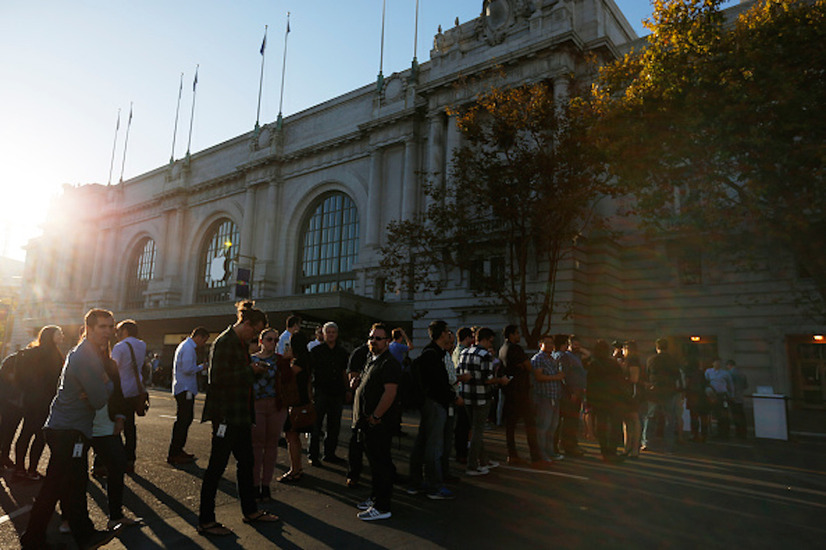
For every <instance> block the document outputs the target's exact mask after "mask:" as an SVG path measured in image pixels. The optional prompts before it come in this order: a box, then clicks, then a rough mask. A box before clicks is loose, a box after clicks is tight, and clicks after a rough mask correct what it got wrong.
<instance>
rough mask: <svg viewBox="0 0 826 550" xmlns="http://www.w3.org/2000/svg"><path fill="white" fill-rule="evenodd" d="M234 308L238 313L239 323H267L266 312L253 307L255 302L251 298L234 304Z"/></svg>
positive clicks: (253, 324)
mask: <svg viewBox="0 0 826 550" xmlns="http://www.w3.org/2000/svg"><path fill="white" fill-rule="evenodd" d="M235 309H236V310H237V313H238V322H239V323H246V322H247V321H249V323H250V324H251V325H252V326H255V325H259V324H263V325H264V326H266V325H267V314H266V313H264V312H263V311H261V310H260V309H258V308H256V307H255V302H253V301H252V300H245V301H242V302H238V303H237V304H235Z"/></svg>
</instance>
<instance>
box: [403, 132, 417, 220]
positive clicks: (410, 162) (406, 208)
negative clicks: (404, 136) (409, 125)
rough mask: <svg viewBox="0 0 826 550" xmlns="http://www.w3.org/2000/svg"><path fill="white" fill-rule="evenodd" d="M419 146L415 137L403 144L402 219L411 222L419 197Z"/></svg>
mask: <svg viewBox="0 0 826 550" xmlns="http://www.w3.org/2000/svg"><path fill="white" fill-rule="evenodd" d="M418 168H419V144H418V142H417V140H416V136H415V135H413V136H410V138H409V139H408V140H407V141H405V143H404V189H403V193H404V194H403V196H402V219H404V220H411V219H413V217H414V216H415V215H416V203H417V198H418V195H419V181H418V179H419V178H418Z"/></svg>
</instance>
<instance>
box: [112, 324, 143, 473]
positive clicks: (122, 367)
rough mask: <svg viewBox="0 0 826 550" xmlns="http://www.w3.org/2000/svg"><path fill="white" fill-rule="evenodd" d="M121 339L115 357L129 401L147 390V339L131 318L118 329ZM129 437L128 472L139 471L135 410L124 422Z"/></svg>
mask: <svg viewBox="0 0 826 550" xmlns="http://www.w3.org/2000/svg"><path fill="white" fill-rule="evenodd" d="M115 335H116V336H117V338H118V343H117V344H115V347H113V348H112V359H114V360H115V363H117V364H118V372H119V373H120V385H121V389H122V390H123V397H125V398H126V400H127V401H129V399H130V398H131V397H136V396H138V395H140V394H142V393H143V392H144V391H146V388H145V387H144V384H143V376H142V374H141V371H142V370H143V363H144V361H145V360H146V343H145V342H144V341H143V340H139V339H138V323H136V322H135V321H133V320H132V319H127V320H125V321H121V322H120V323H118V326H117V327H116V329H115ZM123 436H124V439H125V440H126V441H125V443H124V448H125V449H126V472H127V473H133V472H134V471H135V449H136V448H137V446H138V432H137V428H136V427H135V412H134V411H132V412H131V413H130V414H127V415H126V418H125V419H124V423H123Z"/></svg>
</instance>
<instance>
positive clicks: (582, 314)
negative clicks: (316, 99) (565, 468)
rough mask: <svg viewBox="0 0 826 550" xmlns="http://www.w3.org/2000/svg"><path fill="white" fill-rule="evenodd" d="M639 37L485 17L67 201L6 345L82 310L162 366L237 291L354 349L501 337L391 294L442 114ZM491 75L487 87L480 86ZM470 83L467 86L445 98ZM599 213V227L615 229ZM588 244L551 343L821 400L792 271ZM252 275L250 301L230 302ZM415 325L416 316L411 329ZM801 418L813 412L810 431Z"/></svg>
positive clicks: (620, 26)
mask: <svg viewBox="0 0 826 550" xmlns="http://www.w3.org/2000/svg"><path fill="white" fill-rule="evenodd" d="M636 40H637V37H636V35H635V33H634V31H633V30H632V28H631V26H630V25H629V24H628V22H627V21H626V19H625V17H624V16H623V14H622V13H621V12H620V11H619V9H618V8H617V7H616V5H615V4H614V2H613V0H576V1H571V0H567V1H566V0H534V1H526V0H486V1H485V2H483V11H482V14H481V15H480V17H479V18H477V19H475V20H472V21H469V22H466V23H464V24H461V25H457V26H455V27H453V28H451V29H448V30H446V31H444V32H441V31H440V32H439V33H438V34H437V35H436V36H435V38H434V41H433V49H432V50H431V53H430V60H429V61H427V62H425V63H422V64H421V65H419V66H418V67H415V66H414V67H412V68H410V69H408V70H405V71H402V72H398V73H394V74H392V75H390V76H389V77H387V78H386V79H385V80H384V82H383V83H382V85H381V86H377V84H376V83H371V84H369V85H366V86H364V87H362V88H359V89H357V90H353V91H351V92H349V93H347V94H345V95H343V96H340V97H337V98H335V99H331V100H329V101H327V102H325V103H322V104H320V105H317V106H314V107H312V108H310V109H307V110H305V111H302V112H300V113H297V114H295V115H292V116H289V117H287V118H285V119H284V121H283V126H281V127H279V126H277V125H276V124H275V123H273V124H268V125H265V126H263V127H262V128H261V129H260V131H254V132H250V133H247V134H244V135H241V136H237V137H234V138H232V139H230V140H228V141H226V142H224V143H221V144H218V145H215V146H214V147H211V148H209V149H206V150H204V151H200V152H197V153H195V154H194V155H192V156H191V157H189V158H186V159H183V160H178V161H175V162H174V163H172V164H170V165H166V166H162V167H159V168H157V169H156V170H153V171H151V172H149V173H146V174H143V175H141V176H138V177H135V178H133V179H130V180H128V181H124V182H123V183H121V184H118V185H114V186H111V187H107V186H102V185H96V184H90V185H83V186H80V187H67V188H66V189H65V191H64V194H63V196H62V197H60V198H59V199H58V203H57V204H56V205H55V208H54V209H53V211H52V213H51V214H50V216H49V217H48V222H47V225H46V226H45V228H44V233H43V236H42V237H39V238H37V239H34V240H33V241H32V242H31V243H30V244H29V247H28V256H27V266H26V273H27V281H28V282H27V285H26V289H25V291H24V294H23V296H22V302H23V305H22V306H21V309H22V312H21V314H20V315H18V319H22V320H23V321H22V322H20V323H18V325H17V328H18V329H19V331H18V333H17V339H18V341H19V342H23V341H25V340H28V339H29V338H30V337H31V335H32V333H33V332H34V331H36V330H37V329H38V328H39V327H40V326H41V325H43V324H46V323H58V324H61V325H63V326H64V327H73V328H70V330H74V328H75V327H78V325H79V321H80V319H81V318H82V315H83V312H84V311H85V310H86V309H87V308H89V307H92V306H102V307H107V308H111V309H113V310H114V311H115V312H116V315H117V317H118V318H126V317H132V318H134V319H137V320H138V321H139V323H140V326H141V330H142V336H143V337H144V339H145V340H147V342H148V343H149V346H150V349H155V350H159V351H161V350H163V351H164V352H165V353H164V355H163V359H162V361H163V362H166V363H169V362H170V361H171V353H170V350H171V349H172V346H174V345H176V344H177V343H178V342H179V341H180V339H181V337H182V335H184V334H187V333H188V332H189V331H190V330H191V329H192V328H193V327H194V326H196V325H204V326H207V327H208V328H209V329H210V330H213V331H216V332H217V331H219V330H222V329H223V328H224V327H226V325H227V324H229V323H230V322H231V320H232V314H233V306H232V303H233V301H234V299H235V297H236V294H237V293H238V292H239V288H240V292H241V293H243V292H244V291H249V292H250V293H251V296H252V297H253V298H254V299H256V301H257V304H258V306H259V307H261V308H262V309H264V310H265V311H267V312H268V313H269V314H270V316H271V320H272V321H273V322H274V324H275V326H276V328H279V329H280V328H281V327H282V326H283V320H284V318H285V317H286V316H287V315H289V314H290V313H291V312H297V313H301V314H302V316H303V317H304V319H305V321H309V322H323V321H325V320H328V319H335V320H337V321H338V322H339V324H340V325H341V326H342V331H343V334H344V336H345V338H346V339H347V340H349V341H351V342H354V341H357V340H358V339H360V338H363V336H364V334H365V329H366V327H367V326H369V323H370V322H372V321H374V320H377V319H382V320H385V321H388V322H390V323H393V324H400V325H403V326H406V327H408V328H409V329H412V331H413V334H414V336H415V339H416V340H417V341H418V342H420V343H422V342H423V341H424V339H425V338H426V331H425V327H426V325H427V323H428V322H429V321H430V320H432V319H433V318H437V317H438V318H444V319H445V320H447V321H448V322H449V323H450V324H451V325H452V326H454V327H458V326H461V325H469V324H488V325H491V326H494V327H497V328H500V327H502V326H503V325H504V324H506V323H508V322H511V321H512V320H510V319H507V318H506V315H505V314H504V309H502V308H497V307H495V306H491V305H480V303H479V301H478V300H477V299H474V298H473V296H472V293H471V292H470V291H469V289H468V280H469V276H468V275H467V274H463V273H452V274H451V278H452V283H453V285H452V288H450V289H448V291H447V292H444V293H442V294H440V295H439V296H430V295H418V294H417V295H415V296H407V295H404V294H389V293H387V294H386V293H385V292H384V279H383V278H382V275H381V272H380V270H379V269H378V262H379V257H378V247H379V246H380V245H383V244H386V243H385V230H384V228H385V227H386V225H387V224H388V222H390V221H391V220H395V219H405V218H409V217H411V216H414V215H415V214H416V213H418V212H420V211H421V209H422V208H423V207H424V206H425V205H424V201H425V195H424V191H423V184H424V182H425V181H426V180H428V179H429V180H431V181H436V182H437V183H438V182H440V181H444V178H445V174H448V173H449V169H450V162H451V152H452V150H453V149H454V148H455V147H456V145H457V144H458V143H459V140H460V135H459V133H458V131H457V129H456V126H455V124H454V122H453V121H452V120H451V119H450V117H449V116H447V115H446V111H445V109H446V107H450V106H456V105H461V104H463V103H466V102H468V101H471V100H472V99H473V96H474V94H475V93H477V91H478V90H480V89H481V88H482V87H483V86H484V85H485V84H486V83H487V82H488V80H487V79H488V78H494V77H492V76H485V75H488V74H492V73H495V74H496V76H495V78H496V79H497V83H498V84H500V85H503V84H504V85H511V84H519V83H526V82H536V81H547V82H551V83H552V84H553V87H554V92H555V94H557V95H558V96H560V97H561V96H565V94H566V93H567V88H568V86H569V83H570V82H571V80H572V79H587V78H589V71H590V70H591V69H590V67H591V65H589V64H588V63H587V62H586V57H587V56H589V55H592V56H595V57H596V59H598V60H601V61H603V62H605V61H608V60H611V59H614V58H616V57H617V56H618V55H619V54H620V53H622V52H624V51H625V50H626V49H627V48H628V47H629V45H630V44H631V43H633V42H635V41H636ZM494 68H499V69H498V70H497V71H491V69H494ZM467 77H476V79H477V80H476V85H475V86H468V85H465V86H457V83H458V82H460V81H463V80H464V79H467ZM612 207H613V205H610V204H608V203H606V206H605V208H606V210H605V213H606V214H608V215H612V211H611V210H610V208H612ZM614 221H615V223H614V226H615V228H617V229H621V230H622V231H623V235H622V236H620V237H618V238H617V239H614V240H610V241H609V240H607V239H605V238H596V236H593V237H592V238H586V239H584V240H583V241H581V243H580V244H579V245H578V247H577V249H576V250H574V254H573V256H572V257H571V258H570V260H569V261H567V262H566V264H565V265H564V266H563V268H562V270H561V272H560V274H559V283H558V287H559V289H558V291H557V300H559V301H561V302H565V303H566V304H568V307H567V312H568V315H567V316H566V318H565V319H562V318H561V317H560V318H555V319H554V327H553V329H554V331H555V332H556V331H568V332H576V333H578V334H580V335H581V336H583V337H584V338H585V339H586V341H587V340H588V339H590V338H596V337H605V338H634V339H636V340H638V341H639V342H641V343H642V349H643V350H645V351H646V352H647V351H649V349H651V346H652V342H653V340H654V339H655V338H656V337H658V336H660V335H667V336H668V337H669V338H671V339H672V340H673V341H674V342H675V344H676V345H675V347H676V348H677V350H678V352H679V353H681V354H684V355H688V354H692V353H694V354H697V355H698V356H699V357H701V358H702V359H703V360H708V359H710V358H712V357H714V356H717V355H719V356H722V357H724V358H733V359H736V360H737V362H738V363H739V364H740V365H742V366H743V367H744V370H745V372H746V373H747V375H748V376H749V379H750V382H751V387H752V388H754V387H756V386H758V385H766V386H773V387H774V389H775V390H776V391H779V392H783V393H786V394H788V395H790V396H792V398H793V401H792V403H793V407H792V408H793V410H794V411H806V414H802V415H796V416H794V419H795V420H794V421H795V422H796V423H797V424H796V426H797V428H798V429H799V430H803V431H809V430H814V429H815V428H809V427H808V426H807V424H806V422H809V421H812V419H814V421H817V422H819V421H820V419H821V418H822V417H819V416H816V415H817V414H819V413H818V412H817V411H821V412H822V409H823V407H824V403H826V400H825V398H824V396H826V382H823V380H826V376H823V374H824V372H823V371H824V368H825V367H824V365H826V353H824V352H826V346H823V345H821V344H819V343H818V342H819V340H818V341H816V340H815V339H814V335H815V334H818V333H820V332H821V331H822V330H823V327H821V326H819V325H817V324H814V323H813V322H811V321H808V320H807V318H806V317H805V315H804V314H803V313H802V311H801V310H799V309H797V308H796V307H795V305H794V303H793V300H792V299H791V298H789V296H790V295H791V292H790V291H791V290H793V289H794V287H795V286H797V285H800V284H805V281H801V280H800V278H799V277H798V274H797V272H796V270H795V269H794V266H793V264H792V263H791V262H790V261H789V262H786V263H782V262H774V263H770V264H769V265H767V266H766V268H765V269H762V270H756V271H753V272H750V273H748V274H744V273H741V272H738V271H737V270H735V269H734V268H732V267H730V266H727V265H726V264H725V262H721V261H719V260H717V261H715V262H714V263H711V262H710V261H709V259H707V258H703V257H702V254H701V250H700V249H698V248H697V247H694V246H689V245H686V244H685V243H681V242H680V241H676V240H669V239H663V240H659V241H651V240H647V239H645V238H644V237H643V235H642V234H641V233H640V232H639V231H637V230H636V229H635V226H634V224H633V223H629V220H625V219H620V218H619V217H615V219H614ZM245 270H248V271H249V274H250V277H249V279H250V284H249V285H245V284H241V285H240V287H239V285H237V284H236V279H237V277H238V274H239V273H241V274H242V275H241V278H242V279H243V278H244V275H243V273H244V272H245ZM424 312H427V313H426V314H424ZM809 411H815V412H814V413H811V412H809Z"/></svg>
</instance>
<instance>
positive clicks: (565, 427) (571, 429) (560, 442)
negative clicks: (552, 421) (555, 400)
mask: <svg viewBox="0 0 826 550" xmlns="http://www.w3.org/2000/svg"><path fill="white" fill-rule="evenodd" d="M580 409H582V395H579V394H573V395H570V394H569V395H563V396H562V399H560V402H559V426H558V427H557V429H556V438H555V439H556V440H555V443H556V447H555V450H556V451H558V450H559V448H560V447H562V449H564V450H565V452H566V453H572V452H575V451H576V450H578V449H579V439H578V434H579V411H580Z"/></svg>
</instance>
